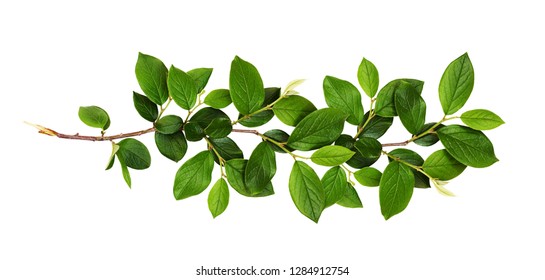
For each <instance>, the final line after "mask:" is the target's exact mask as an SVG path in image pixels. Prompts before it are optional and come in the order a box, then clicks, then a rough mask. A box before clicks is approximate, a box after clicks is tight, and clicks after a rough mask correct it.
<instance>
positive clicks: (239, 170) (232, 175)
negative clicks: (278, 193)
mask: <svg viewBox="0 0 545 280" xmlns="http://www.w3.org/2000/svg"><path fill="white" fill-rule="evenodd" d="M247 163H248V160H245V159H238V158H237V159H231V160H228V161H227V162H226V163H225V173H226V175H227V181H229V185H231V187H233V189H234V190H235V191H237V192H238V193H239V194H241V195H244V196H248V197H264V196H269V195H273V194H274V189H273V186H272V183H270V182H269V184H267V186H265V189H264V190H263V191H262V192H261V193H258V194H255V195H252V193H251V192H250V190H249V188H248V187H247V186H246V183H244V172H245V171H246V165H247Z"/></svg>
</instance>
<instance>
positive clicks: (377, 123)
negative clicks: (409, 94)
mask: <svg viewBox="0 0 545 280" xmlns="http://www.w3.org/2000/svg"><path fill="white" fill-rule="evenodd" d="M368 117H369V112H367V113H366V114H365V116H364V117H363V122H362V123H365V122H366V121H367V118H368ZM393 121H394V118H392V117H381V116H377V115H375V116H374V117H373V118H372V119H371V120H370V121H369V122H368V123H367V125H366V126H365V127H364V128H363V131H362V133H361V134H360V137H371V138H375V139H379V138H380V137H381V136H382V135H384V133H386V131H388V129H389V128H390V126H392V123H393Z"/></svg>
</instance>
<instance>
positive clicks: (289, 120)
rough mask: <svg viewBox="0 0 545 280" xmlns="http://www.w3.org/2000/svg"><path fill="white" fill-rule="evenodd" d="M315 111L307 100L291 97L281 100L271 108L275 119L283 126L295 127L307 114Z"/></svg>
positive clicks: (300, 97)
mask: <svg viewBox="0 0 545 280" xmlns="http://www.w3.org/2000/svg"><path fill="white" fill-rule="evenodd" d="M314 111H316V107H315V106H314V104H312V102H310V101H309V100H308V99H306V98H304V97H302V96H298V95H292V96H288V97H285V98H283V99H282V100H280V101H278V102H277V103H276V104H274V106H273V112H274V114H275V115H276V117H277V118H278V119H279V120H280V121H281V122H283V123H284V124H287V125H291V126H296V125H297V124H298V123H299V122H300V121H301V120H302V119H304V118H305V117H306V116H307V115H308V114H310V113H312V112H314Z"/></svg>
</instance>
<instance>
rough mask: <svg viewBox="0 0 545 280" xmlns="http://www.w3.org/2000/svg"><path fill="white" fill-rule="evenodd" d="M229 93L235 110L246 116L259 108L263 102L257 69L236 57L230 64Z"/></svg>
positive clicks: (261, 85)
mask: <svg viewBox="0 0 545 280" xmlns="http://www.w3.org/2000/svg"><path fill="white" fill-rule="evenodd" d="M229 92H230V94H231V99H232V100H233V104H234V105H235V107H236V108H237V110H238V111H239V112H240V113H241V114H243V115H248V114H250V113H253V112H255V111H257V110H258V109H259V108H261V105H262V104H263V101H264V100H265V90H264V88H263V81H262V80H261V76H260V75H259V72H258V71H257V69H256V68H255V67H254V66H253V65H252V64H251V63H249V62H247V61H244V60H243V59H241V58H240V57H238V56H236V57H235V59H234V60H233V62H232V63H231V72H230V75H229Z"/></svg>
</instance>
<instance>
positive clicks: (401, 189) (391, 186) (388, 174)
mask: <svg viewBox="0 0 545 280" xmlns="http://www.w3.org/2000/svg"><path fill="white" fill-rule="evenodd" d="M413 186H414V175H413V172H412V170H411V168H410V167H408V166H406V165H404V164H402V163H400V162H398V161H392V162H390V163H389V164H388V166H386V169H384V174H382V178H381V179H380V185H379V198H380V210H381V212H382V216H384V219H386V220H388V219H390V218H391V217H392V216H394V215H397V214H399V213H401V212H402V211H403V210H405V208H407V205H409V201H410V200H411V197H412V195H413Z"/></svg>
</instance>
